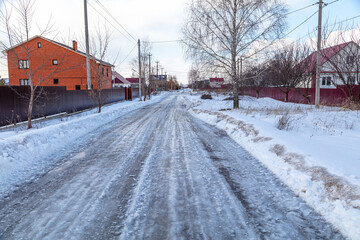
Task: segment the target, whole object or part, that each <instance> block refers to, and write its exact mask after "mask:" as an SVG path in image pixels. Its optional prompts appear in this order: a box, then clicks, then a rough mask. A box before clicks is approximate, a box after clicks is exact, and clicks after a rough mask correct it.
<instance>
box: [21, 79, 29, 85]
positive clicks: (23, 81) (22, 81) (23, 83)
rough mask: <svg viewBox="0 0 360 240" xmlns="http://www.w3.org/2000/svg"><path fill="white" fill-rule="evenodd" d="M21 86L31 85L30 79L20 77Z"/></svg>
mask: <svg viewBox="0 0 360 240" xmlns="http://www.w3.org/2000/svg"><path fill="white" fill-rule="evenodd" d="M20 86H30V81H29V79H26V78H24V79H20Z"/></svg>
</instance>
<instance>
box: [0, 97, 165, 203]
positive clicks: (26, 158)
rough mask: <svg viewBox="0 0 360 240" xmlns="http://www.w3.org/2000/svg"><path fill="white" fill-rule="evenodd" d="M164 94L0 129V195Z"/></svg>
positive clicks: (27, 180)
mask: <svg viewBox="0 0 360 240" xmlns="http://www.w3.org/2000/svg"><path fill="white" fill-rule="evenodd" d="M165 96H166V94H161V95H159V96H155V97H153V98H152V100H150V101H146V102H139V100H138V99H135V100H134V101H132V102H120V103H117V104H113V105H110V106H105V107H103V111H102V112H101V113H100V114H99V113H96V109H94V110H91V111H87V112H83V113H81V114H78V115H72V116H70V117H67V118H60V119H56V120H51V121H47V122H42V123H38V124H35V125H34V128H33V129H30V130H24V129H23V128H24V127H20V128H15V129H11V130H7V131H1V132H0V149H1V151H0V197H1V196H3V195H5V194H6V193H8V192H10V191H13V190H14V189H16V188H17V186H19V185H20V184H23V183H24V182H29V181H32V180H33V179H34V178H36V177H37V176H39V174H40V175H41V174H42V173H44V172H46V171H47V169H48V168H49V167H50V166H52V165H53V164H56V162H58V161H59V160H61V159H62V158H63V157H64V156H66V155H68V154H70V153H71V151H74V150H76V148H78V147H79V146H81V145H82V144H86V142H87V141H89V140H90V139H91V137H92V135H93V133H94V132H95V131H97V130H98V129H101V128H104V127H106V126H107V125H108V123H110V122H111V121H114V120H116V119H117V118H119V117H122V116H125V114H126V113H128V112H130V111H132V110H135V109H138V108H141V107H144V106H146V105H149V104H152V103H154V102H158V101H161V99H163V98H164V97H165Z"/></svg>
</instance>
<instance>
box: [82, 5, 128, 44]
mask: <svg viewBox="0 0 360 240" xmlns="http://www.w3.org/2000/svg"><path fill="white" fill-rule="evenodd" d="M88 4H89V6H90V7H91V8H92V9H94V10H95V11H96V12H97V13H98V14H99V15H100V16H102V17H103V18H104V19H105V21H107V22H108V23H109V24H110V25H111V26H112V27H113V28H114V29H116V30H117V31H118V32H119V33H120V34H121V35H123V36H124V37H125V38H126V39H127V40H129V41H130V42H134V41H133V40H131V39H130V38H129V37H128V36H126V35H125V34H124V33H123V32H122V31H120V30H119V29H118V28H117V27H115V26H114V25H113V24H112V23H111V22H110V21H109V20H108V19H107V18H106V17H105V16H104V15H102V14H101V13H100V12H99V11H98V10H97V9H96V8H95V7H94V6H93V5H91V4H90V3H89V2H88Z"/></svg>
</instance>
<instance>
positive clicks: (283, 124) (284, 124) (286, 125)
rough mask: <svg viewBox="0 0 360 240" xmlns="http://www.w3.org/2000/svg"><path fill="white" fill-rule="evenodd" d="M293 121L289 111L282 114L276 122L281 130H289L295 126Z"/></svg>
mask: <svg viewBox="0 0 360 240" xmlns="http://www.w3.org/2000/svg"><path fill="white" fill-rule="evenodd" d="M292 122H293V120H292V118H291V116H290V115H289V112H286V113H284V114H283V115H282V116H281V118H279V120H278V122H277V124H276V127H277V128H278V129H279V130H286V131H289V130H291V129H292V128H293V125H292Z"/></svg>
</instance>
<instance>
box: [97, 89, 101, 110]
mask: <svg viewBox="0 0 360 240" xmlns="http://www.w3.org/2000/svg"><path fill="white" fill-rule="evenodd" d="M98 105H99V111H98V113H101V90H100V89H99V93H98Z"/></svg>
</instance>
